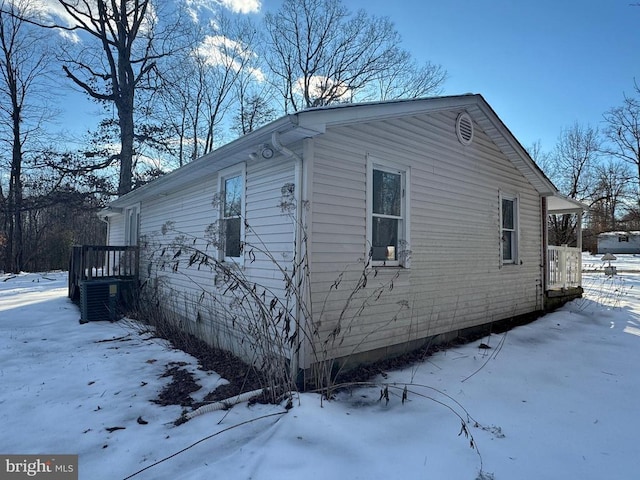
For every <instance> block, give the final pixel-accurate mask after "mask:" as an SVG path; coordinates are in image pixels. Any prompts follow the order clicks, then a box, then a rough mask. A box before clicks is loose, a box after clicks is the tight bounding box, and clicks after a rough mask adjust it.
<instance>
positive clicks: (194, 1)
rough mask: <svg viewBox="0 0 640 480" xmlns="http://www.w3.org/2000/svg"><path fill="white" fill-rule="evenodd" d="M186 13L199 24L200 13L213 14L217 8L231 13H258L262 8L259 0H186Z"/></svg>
mask: <svg viewBox="0 0 640 480" xmlns="http://www.w3.org/2000/svg"><path fill="white" fill-rule="evenodd" d="M185 5H186V7H187V12H188V13H189V15H190V16H191V19H192V20H193V22H195V23H199V22H200V20H201V18H200V13H201V12H205V13H208V14H212V13H215V11H216V9H217V8H218V7H223V8H226V9H227V10H229V11H231V12H233V13H241V14H249V13H258V12H259V11H260V8H261V7H262V2H261V0H186V1H185Z"/></svg>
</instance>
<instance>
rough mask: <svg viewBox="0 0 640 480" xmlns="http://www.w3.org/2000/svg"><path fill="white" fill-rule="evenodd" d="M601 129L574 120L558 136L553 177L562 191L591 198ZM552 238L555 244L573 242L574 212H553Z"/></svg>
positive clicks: (583, 197) (583, 198)
mask: <svg viewBox="0 0 640 480" xmlns="http://www.w3.org/2000/svg"><path fill="white" fill-rule="evenodd" d="M600 147H601V140H600V136H599V132H598V130H597V129H594V128H592V127H590V126H582V125H580V124H578V123H574V124H573V125H572V126H571V127H569V128H567V129H564V130H563V131H562V133H561V134H560V137H559V138H558V143H557V144H556V148H555V152H554V154H553V159H552V163H553V165H552V168H551V172H550V173H551V179H552V180H553V181H554V183H555V184H556V185H557V186H558V188H559V189H560V191H561V192H562V193H564V194H565V195H567V196H568V197H570V198H574V199H576V200H588V199H589V198H591V197H592V194H593V183H594V181H593V178H594V168H595V165H596V162H597V159H598V155H599V153H600V150H601V148H600ZM549 237H550V238H549V241H550V242H553V243H554V244H555V245H562V244H571V243H573V242H574V241H575V238H576V218H575V216H573V215H551V216H550V220H549Z"/></svg>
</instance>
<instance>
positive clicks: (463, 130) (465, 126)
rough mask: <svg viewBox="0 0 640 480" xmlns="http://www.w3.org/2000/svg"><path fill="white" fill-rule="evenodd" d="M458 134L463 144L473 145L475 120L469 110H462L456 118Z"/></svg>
mask: <svg viewBox="0 0 640 480" xmlns="http://www.w3.org/2000/svg"><path fill="white" fill-rule="evenodd" d="M456 134H457V135H458V140H460V143H461V144H463V145H471V142H472V141H473V121H472V120H471V117H470V116H469V114H468V113H467V112H462V113H461V114H460V115H458V118H457V120H456Z"/></svg>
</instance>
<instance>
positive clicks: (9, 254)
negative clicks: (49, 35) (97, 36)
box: [0, 0, 51, 272]
mask: <svg viewBox="0 0 640 480" xmlns="http://www.w3.org/2000/svg"><path fill="white" fill-rule="evenodd" d="M32 13H33V11H32V10H31V7H30V5H29V3H28V1H27V0H25V1H19V2H5V1H3V0H0V141H1V142H2V143H4V144H5V145H6V146H7V149H6V151H9V152H11V153H10V160H9V161H8V170H9V175H8V177H9V185H8V190H7V198H6V199H3V200H4V202H3V203H4V212H3V213H4V231H5V234H4V236H5V239H4V242H0V243H4V244H5V255H4V257H5V258H4V263H5V269H7V270H9V271H13V272H18V271H20V269H21V268H23V257H24V250H23V230H22V229H23V218H22V214H23V210H24V205H23V200H24V191H23V188H24V175H25V172H24V168H25V162H26V161H27V155H28V153H27V149H28V146H27V145H28V143H30V142H33V141H34V140H35V138H34V137H36V135H35V134H36V132H38V131H39V130H40V127H41V124H42V122H43V120H44V119H45V118H46V115H47V114H48V113H49V114H50V113H51V110H50V109H49V107H48V106H47V102H46V101H45V90H46V88H45V87H46V84H47V74H48V73H49V72H50V70H49V67H50V63H49V61H48V59H49V52H48V48H47V42H46V38H44V36H43V35H42V33H43V32H41V31H36V29H35V28H34V27H33V26H31V25H30V24H29V23H27V22H25V21H24V20H22V19H21V17H22V15H25V14H26V15H31V14H32ZM0 236H1V235H0Z"/></svg>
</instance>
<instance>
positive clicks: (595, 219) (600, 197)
mask: <svg viewBox="0 0 640 480" xmlns="http://www.w3.org/2000/svg"><path fill="white" fill-rule="evenodd" d="M594 178H595V184H594V191H593V198H592V199H591V202H590V208H589V217H590V219H591V229H592V230H593V231H594V232H595V233H600V232H605V231H608V230H616V229H617V228H618V219H619V215H620V213H621V210H623V209H624V205H625V204H626V203H627V202H626V200H627V199H628V198H629V194H630V188H629V187H630V184H631V180H632V178H633V175H632V173H631V171H630V169H629V166H628V165H627V164H626V163H624V162H621V161H620V160H618V161H615V160H614V159H612V158H609V160H608V161H607V162H606V163H600V164H598V165H597V166H596V167H595V175H594Z"/></svg>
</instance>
